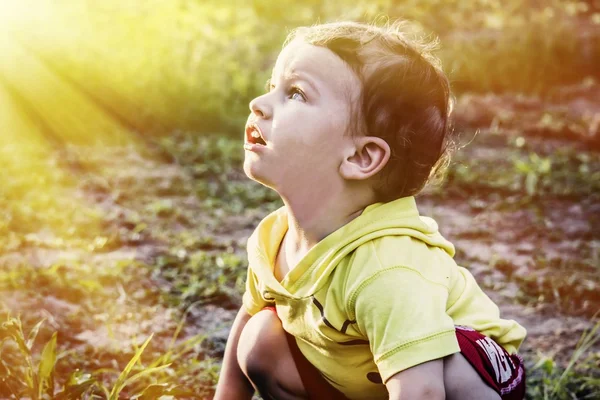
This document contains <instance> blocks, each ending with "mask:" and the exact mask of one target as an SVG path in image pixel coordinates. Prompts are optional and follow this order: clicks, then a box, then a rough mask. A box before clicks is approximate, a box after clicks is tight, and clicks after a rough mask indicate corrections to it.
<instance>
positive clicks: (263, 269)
mask: <svg viewBox="0 0 600 400" xmlns="http://www.w3.org/2000/svg"><path fill="white" fill-rule="evenodd" d="M429 50H430V49H429V48H428V47H427V46H426V45H424V44H421V43H419V42H417V41H414V40H409V39H407V35H406V34H405V33H403V31H402V24H393V25H390V26H385V27H379V26H372V25H366V24H360V23H353V22H340V23H330V24H323V25H317V26H312V27H309V28H306V27H305V28H299V29H296V30H295V31H293V32H292V33H291V34H290V35H289V37H288V39H287V40H286V44H285V46H284V48H283V50H282V52H281V54H280V55H279V57H278V59H277V62H276V64H275V67H274V69H273V73H272V76H271V79H270V82H269V84H268V91H267V93H265V94H263V95H262V96H260V97H258V98H256V99H254V100H253V101H252V102H251V103H250V109H251V114H250V117H249V118H248V123H247V125H246V132H245V142H244V149H245V161H244V171H245V173H246V174H247V175H248V177H250V178H251V179H253V180H255V181H257V182H260V183H261V184H263V185H265V186H267V187H269V188H272V189H273V190H275V191H276V192H277V193H278V194H279V195H280V196H281V199H282V200H283V203H284V206H283V207H282V208H280V209H278V210H277V211H275V212H273V213H271V214H270V215H268V216H267V217H265V218H264V219H263V220H262V221H261V222H260V224H259V225H258V227H257V228H256V230H255V231H254V233H253V234H252V236H251V237H250V239H249V240H248V257H249V269H248V278H247V284H246V292H245V294H244V297H243V306H242V307H241V309H240V311H239V313H238V315H237V317H236V319H235V321H234V323H233V327H232V330H231V334H230V336H229V340H228V343H227V348H226V351H225V357H224V361H223V368H222V370H221V375H220V379H219V383H218V385H217V390H216V394H215V399H219V400H222V399H235V400H237V399H250V398H251V397H252V395H253V393H254V391H255V390H258V391H259V392H260V394H261V395H262V396H263V398H265V399H307V398H308V399H387V398H390V399H410V400H418V399H444V398H446V399H461V400H468V399H476V400H487V399H515V400H516V399H522V398H523V397H524V394H525V371H524V366H523V363H522V360H521V358H520V357H519V356H518V355H517V354H516V352H517V349H518V347H519V346H520V344H521V342H522V341H523V339H524V338H525V329H524V328H523V327H522V326H520V325H519V324H517V323H516V322H515V321H512V320H505V319H501V318H500V316H499V310H498V307H497V306H496V305H495V304H494V303H493V302H492V301H491V300H490V299H489V298H488V297H487V296H486V295H485V294H484V293H483V291H482V290H481V289H480V288H479V286H478V285H477V283H476V282H475V280H474V278H473V276H472V275H471V274H470V273H469V271H468V270H466V269H464V268H462V267H459V266H457V265H456V263H455V261H454V260H453V258H452V257H453V255H454V247H453V245H452V244H451V243H450V242H448V241H447V240H446V239H444V238H443V237H442V235H441V234H440V233H439V232H438V228H437V224H436V223H435V221H433V220H432V219H430V218H427V217H421V216H419V213H418V210H417V206H416V203H415V198H414V197H413V196H414V195H416V194H417V193H419V191H420V190H421V189H422V188H423V186H424V185H425V184H426V182H427V181H428V180H429V179H430V177H431V176H433V175H434V172H435V171H436V170H437V169H438V167H440V166H443V165H444V164H445V163H446V161H447V159H448V151H447V150H448V143H451V138H450V136H451V129H450V127H449V114H450V111H451V101H450V91H449V84H448V80H447V78H446V77H445V75H444V74H443V72H442V71H441V69H440V66H439V61H438V60H437V59H435V58H434V57H433V56H432V55H431V54H430V53H429Z"/></svg>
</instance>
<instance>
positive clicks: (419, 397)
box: [386, 359, 446, 400]
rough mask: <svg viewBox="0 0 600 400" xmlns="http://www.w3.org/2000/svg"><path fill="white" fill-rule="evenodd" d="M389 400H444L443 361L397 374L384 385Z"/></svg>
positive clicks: (427, 363) (432, 362) (418, 366)
mask: <svg viewBox="0 0 600 400" xmlns="http://www.w3.org/2000/svg"><path fill="white" fill-rule="evenodd" d="M386 387H387V389H388V392H389V393H390V400H425V399H427V400H438V399H439V400H444V399H445V397H446V393H445V390H444V360H443V359H438V360H433V361H428V362H426V363H423V364H419V365H416V366H414V367H412V368H409V369H406V370H404V371H402V372H398V373H397V374H396V375H394V376H392V377H391V378H390V379H389V380H388V381H387V383H386Z"/></svg>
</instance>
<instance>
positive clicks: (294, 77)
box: [265, 72, 320, 94]
mask: <svg viewBox="0 0 600 400" xmlns="http://www.w3.org/2000/svg"><path fill="white" fill-rule="evenodd" d="M284 80H285V81H294V80H300V81H302V82H306V83H307V84H308V86H310V87H311V88H312V89H313V90H314V91H315V92H316V93H317V94H320V93H319V89H317V87H316V86H315V84H314V83H312V81H311V80H310V79H308V78H307V77H306V78H304V77H302V76H301V75H299V74H297V73H295V72H292V73H291V74H289V75H287V76H285V77H284ZM271 86H272V84H271V78H269V79H267V82H266V83H265V91H267V92H268V91H270V90H271Z"/></svg>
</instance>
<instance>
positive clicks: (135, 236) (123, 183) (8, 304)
mask: <svg viewBox="0 0 600 400" xmlns="http://www.w3.org/2000/svg"><path fill="white" fill-rule="evenodd" d="M598 93H600V85H598V84H595V83H589V82H588V83H585V84H581V85H577V86H573V87H568V88H562V89H561V91H557V92H556V93H555V94H554V95H553V96H551V97H550V98H549V99H546V100H540V99H539V98H533V97H532V98H525V97H519V96H508V95H506V96H491V95H485V96H476V95H472V96H463V97H461V98H460V99H459V101H458V103H457V107H456V115H457V130H463V131H464V132H465V135H464V137H463V140H465V138H466V137H469V135H470V136H472V137H474V138H473V139H472V140H471V143H469V144H468V145H467V146H466V147H464V148H463V149H461V150H460V151H459V153H457V156H456V158H455V161H454V162H455V165H456V166H455V167H453V168H454V170H453V171H454V172H451V173H450V174H449V176H448V178H447V179H448V180H449V181H448V182H447V183H446V184H444V185H442V186H440V187H437V188H432V189H430V190H427V191H426V192H425V193H423V194H422V195H420V196H419V197H418V200H417V202H418V204H419V208H420V210H421V213H422V214H424V215H429V216H432V217H434V218H435V219H436V220H437V221H438V223H439V225H440V230H441V232H442V234H444V235H445V236H446V237H447V238H448V239H449V240H451V241H452V242H453V243H454V244H455V246H456V248H457V256H456V259H457V261H458V263H459V264H460V265H463V266H465V267H467V268H468V269H470V270H471V271H472V273H473V274H474V276H475V277H476V279H477V281H478V282H479V283H480V285H481V286H482V287H483V288H484V290H485V292H486V293H487V294H488V295H489V296H490V297H491V298H492V299H493V300H494V301H495V302H496V303H497V304H498V305H499V308H500V310H501V314H502V316H503V317H505V318H514V319H516V320H517V321H518V322H519V323H521V324H522V325H524V326H525V327H526V328H527V331H528V337H527V339H526V341H525V343H524V345H523V348H522V351H523V353H524V354H525V355H526V358H527V359H528V360H529V361H530V362H533V360H534V359H535V358H536V357H539V356H544V355H545V356H551V357H553V358H554V359H555V360H557V361H559V363H561V364H563V365H565V364H566V363H567V362H568V359H569V357H570V356H571V355H572V352H573V349H574V348H575V346H576V344H577V342H578V340H579V339H580V337H581V335H582V333H583V332H584V331H585V330H586V329H590V328H591V327H592V326H593V324H594V323H595V321H596V320H597V317H598V315H597V312H598V311H599V310H600V290H599V285H600V279H599V278H600V192H599V191H598V190H597V188H598V180H600V175H599V174H600V170H599V167H600V96H598ZM476 130H479V131H478V133H477V135H475V136H473V135H474V132H475V131H476ZM240 148H241V144H240ZM198 151H199V152H200V153H201V152H202V150H201V149H199V150H198ZM557 152H558V153H557ZM108 153H110V154H111V155H110V156H109V157H107V156H106V154H108ZM159 153H160V152H159ZM530 153H536V154H538V155H541V157H542V158H543V157H544V156H546V157H549V158H550V159H552V160H555V157H558V156H556V154H560V155H561V156H560V157H563V158H562V159H564V160H566V161H565V162H564V163H562V164H560V163H559V162H557V161H554V163H553V164H552V167H551V168H555V167H556V168H559V167H560V168H562V167H565V166H566V167H565V168H567V170H568V171H571V172H572V173H573V174H574V177H572V176H570V175H569V176H567V175H565V176H564V177H563V176H562V175H561V176H559V175H552V173H550V172H548V171H547V170H546V169H544V168H545V167H544V166H543V160H542V161H539V160H538V161H535V160H534V161H535V162H536V163H537V164H536V165H538V166H539V168H540V169H539V170H535V168H534V167H535V165H534V166H533V167H531V168H533V169H532V170H531V171H529V172H527V171H525V172H523V173H522V174H519V173H518V172H517V171H516V170H515V168H514V165H515V162H516V161H515V160H512V159H510V156H511V154H516V155H517V156H516V157H517V159H525V160H526V161H527V160H529V161H528V162H530V164H531V165H533V164H535V163H534V162H533V161H532V159H531V158H527V157H528V154H530ZM148 154H152V156H148ZM157 154H158V153H156V151H155V149H154V150H152V151H150V152H149V153H148V152H145V151H142V152H140V151H137V150H135V149H132V148H122V149H107V150H105V153H104V154H103V155H98V154H96V155H95V157H96V159H95V160H94V161H93V163H95V169H93V170H90V169H88V170H85V168H84V170H83V171H80V170H78V169H77V168H76V167H73V166H74V165H76V164H77V163H75V162H72V160H71V161H64V160H63V161H64V162H66V163H67V164H69V163H70V164H69V165H71V167H70V168H71V169H70V171H71V173H72V174H73V178H74V180H75V181H77V180H78V177H82V176H84V177H85V182H84V183H82V182H79V183H77V184H76V185H75V186H74V187H73V188H72V191H70V192H69V193H68V196H69V197H70V198H72V199H74V200H73V201H75V200H77V199H84V200H85V201H86V204H88V205H89V206H90V207H94V208H95V209H97V210H101V211H102V212H103V213H104V217H103V220H102V221H103V225H102V229H101V230H102V232H103V234H104V235H105V237H106V238H108V239H107V240H105V242H104V243H101V244H99V245H98V246H96V247H95V248H89V246H88V247H86V246H81V245H79V244H77V245H74V244H73V243H72V241H71V242H70V241H69V240H70V239H68V238H64V237H62V236H61V234H60V233H57V232H55V231H52V230H51V229H47V228H43V229H40V230H38V231H34V230H32V231H30V232H17V234H15V235H14V240H15V243H13V244H12V245H9V246H5V250H4V251H3V252H2V254H0V265H1V266H2V267H3V268H4V269H5V270H11V268H12V269H14V268H20V267H21V266H24V265H28V266H34V267H35V268H37V269H44V268H46V269H47V268H51V267H52V266H55V265H57V263H59V264H60V263H62V264H64V265H70V264H72V263H75V262H76V263H79V264H82V265H85V267H86V268H89V271H90V273H92V272H93V273H96V272H97V271H99V270H102V269H103V268H111V266H114V265H115V263H118V262H120V261H122V262H124V263H131V261H132V260H137V262H140V263H143V264H144V265H149V266H158V267H159V269H160V268H163V267H160V266H165V265H166V267H164V268H163V269H166V268H168V266H169V265H170V264H165V262H164V258H165V257H166V256H172V255H173V251H172V250H173V247H174V246H176V245H180V243H178V240H181V234H183V233H186V232H187V233H186V234H188V236H192V237H193V236H197V235H200V233H201V234H202V236H203V237H209V238H210V240H207V241H206V243H205V242H202V243H199V242H197V241H196V242H194V244H193V245H190V246H188V247H185V246H183V247H182V249H180V250H178V251H179V253H177V254H180V253H181V251H183V252H184V253H185V254H183V256H182V258H181V259H182V260H183V259H187V258H186V257H188V255H187V253H186V252H190V251H191V250H193V249H206V250H208V251H215V252H228V253H231V254H233V255H235V256H237V257H239V258H240V259H242V260H244V259H245V249H244V248H245V242H246V240H247V238H248V237H249V235H250V234H251V232H252V230H253V229H254V227H255V226H256V224H257V223H258V222H259V221H260V219H261V218H262V217H263V216H264V215H265V214H266V213H267V212H269V210H270V209H269V208H268V207H264V206H260V205H259V206H257V207H248V208H245V209H241V210H237V211H236V212H231V211H227V210H224V209H221V208H219V207H214V206H213V207H207V206H206V202H205V201H204V200H206V199H203V198H202V197H201V196H199V195H198V194H197V193H198V191H197V189H195V186H194V185H195V182H196V181H197V180H198V178H197V176H196V175H195V173H194V169H193V168H192V167H193V166H191V165H188V164H185V163H183V162H181V161H180V160H177V157H175V158H171V157H170V156H169V153H168V152H167V153H160V154H162V156H160V157H158V156H157ZM165 154H166V155H165ZM91 157H92V158H93V157H94V156H91ZM82 159H83V157H82V158H81V159H80V160H79V161H80V162H81V161H82ZM536 160H537V159H536ZM582 160H583V161H582ZM84 161H85V160H84ZM85 162H88V163H92V161H89V160H87V161H85ZM85 162H84V164H85ZM90 165H91V164H90ZM528 165H529V164H528ZM240 167H241V165H238V166H237V168H236V167H235V166H234V168H233V169H232V170H229V171H227V172H226V174H227V175H228V176H230V177H231V179H232V180H231V181H230V183H231V182H236V181H244V180H245V179H246V178H245V177H244V176H243V173H242V172H241V170H240ZM571 167H573V168H574V169H573V168H571ZM461 168H462V169H461ZM569 168H571V169H569ZM461 171H462V172H461ZM465 171H466V172H465ZM532 171H533V172H532ZM552 171H554V170H552ZM561 171H562V170H561ZM568 171H567V172H568ZM559 172H560V171H559ZM527 174H529V175H531V174H534V178H527ZM577 174H579V175H577ZM563 178H564V179H563ZM528 179H529V180H530V181H529V186H527V180H528ZM532 180H533V181H534V184H532V183H531V181H532ZM559 189H560V190H562V189H564V191H563V192H560V190H559ZM132 190H133V192H132ZM161 207H162V208H161ZM271 207H272V206H271ZM149 210H150V211H149ZM107 216H109V217H107ZM132 221H133V222H132ZM140 224H146V225H148V224H156V226H155V228H156V230H157V231H160V232H163V233H164V235H163V236H160V235H157V234H153V233H148V229H144V228H143V227H142V228H140ZM83 229H84V230H85V228H83ZM177 235H180V236H177ZM61 240H62V242H61ZM85 273H86V272H85V270H83V272H81V274H83V275H85ZM65 276H67V275H65ZM81 276H82V275H76V279H80V277H81ZM115 276H118V273H116V274H115ZM113 278H114V276H113ZM73 279H75V278H73ZM67 280H68V276H67ZM29 282H30V283H31V282H34V283H31V285H33V284H35V282H37V284H40V282H39V281H35V280H32V281H29ZM172 282H173V281H172V280H169V279H167V278H165V275H164V274H163V273H153V274H149V275H144V274H142V275H141V277H140V278H136V281H135V282H130V283H131V285H130V286H125V289H124V286H123V284H122V282H121V283H120V282H119V280H118V279H116V280H115V279H113V280H109V279H107V280H106V281H103V283H102V285H104V287H103V288H102V293H103V294H102V296H100V297H97V298H95V299H94V296H92V295H88V294H85V293H84V292H77V293H72V292H70V290H69V284H68V282H67V283H66V284H65V285H64V291H57V292H43V291H40V292H39V293H38V295H35V292H36V290H37V289H38V288H36V287H34V286H29V287H15V286H14V285H13V286H10V285H8V286H7V285H4V286H3V288H2V303H3V308H4V309H7V310H10V311H11V312H12V313H13V314H17V313H21V314H27V316H28V319H29V320H35V319H37V318H46V319H47V321H48V323H49V326H50V327H52V328H53V329H56V330H60V331H62V332H64V334H63V336H62V338H63V339H64V340H63V342H62V345H63V347H64V348H65V349H68V351H70V352H74V353H76V352H78V351H79V352H83V354H113V353H115V352H118V351H119V349H121V348H123V346H125V343H131V342H132V341H135V340H139V339H140V338H142V337H144V335H147V334H148V333H149V332H155V333H157V340H156V341H155V350H156V351H158V352H160V351H161V349H162V350H164V347H163V346H167V343H168V342H169V338H170V335H171V334H172V332H173V329H174V327H175V326H176V324H177V322H178V321H177V314H176V313H175V312H174V311H173V310H174V309H176V308H177V307H173V306H172V304H170V303H168V302H164V301H158V300H157V299H158V298H159V297H160V293H159V292H160V290H158V289H156V287H160V288H162V289H161V290H163V291H165V290H166V291H169V285H171V284H172ZM90 285H92V284H91V283H90ZM222 285H223V286H227V285H230V286H231V284H230V283H228V282H223V283H222ZM153 287H154V288H155V289H156V290H155V294H156V296H154V297H153V296H148V295H145V294H143V293H138V291H139V290H146V291H152V290H150V289H151V288H153ZM165 287H166V289H165ZM94 290H96V289H94ZM98 290H99V289H98ZM32 293H34V294H32ZM69 293H71V294H69ZM78 293H79V294H78ZM221 293H224V292H222V291H221ZM236 293H237V294H236ZM195 299H199V300H201V301H200V304H199V305H196V306H194V307H190V308H189V310H188V314H187V319H186V323H185V325H184V328H183V334H182V335H181V336H180V337H179V340H185V339H186V338H189V337H192V336H194V335H198V334H205V335H207V337H208V338H207V340H206V341H205V342H204V344H203V347H202V349H201V353H203V354H204V356H212V357H216V358H217V359H218V358H219V357H221V356H222V352H223V349H224V345H225V341H226V337H227V334H228V330H229V325H230V323H231V321H232V318H233V316H234V314H235V312H236V310H235V307H237V306H239V304H240V297H239V292H235V290H230V291H227V292H226V296H224V297H223V296H221V297H214V296H212V295H211V296H205V297H202V296H201V295H200V296H197V297H196V298H195ZM223 299H226V300H223ZM82 307H83V308H84V309H85V310H86V312H88V313H89V314H90V315H91V314H94V316H93V317H90V316H88V317H86V318H74V317H73V315H74V314H78V313H81V308H82ZM107 320H110V321H111V324H110V325H107V324H105V323H104V322H106V321H107ZM136 338H137V339H136ZM90 347H91V348H93V351H92V350H90ZM593 351H595V352H597V351H600V347H596V348H595V349H593ZM107 357H108V356H107ZM101 360H102V357H100V358H99V360H98V361H97V362H91V363H92V364H95V365H97V366H102V361H101Z"/></svg>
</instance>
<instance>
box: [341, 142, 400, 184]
mask: <svg viewBox="0 0 600 400" xmlns="http://www.w3.org/2000/svg"><path fill="white" fill-rule="evenodd" d="M390 154H391V150H390V146H389V145H388V144H387V142H386V141H385V140H383V139H381V138H378V137H375V136H363V137H359V138H356V139H354V147H353V148H350V149H349V151H348V155H346V158H345V159H344V160H343V161H342V164H341V165H340V175H341V176H342V177H343V178H344V179H357V180H362V179H368V178H370V177H372V176H373V175H375V174H376V173H377V172H379V171H381V170H382V169H383V167H385V165H386V164H387V162H388V160H389V159H390Z"/></svg>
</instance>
